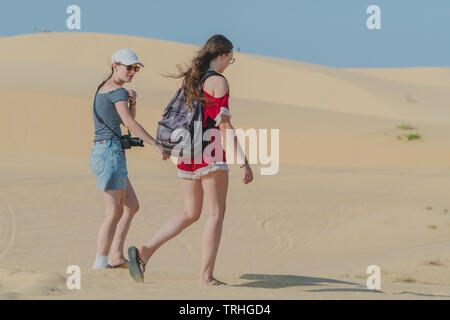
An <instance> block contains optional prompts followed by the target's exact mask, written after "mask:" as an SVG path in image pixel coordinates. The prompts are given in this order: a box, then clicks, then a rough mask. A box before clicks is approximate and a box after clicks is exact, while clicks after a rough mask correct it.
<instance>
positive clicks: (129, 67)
mask: <svg viewBox="0 0 450 320" xmlns="http://www.w3.org/2000/svg"><path fill="white" fill-rule="evenodd" d="M119 65H121V66H125V67H127V70H128V71H131V70H133V69H134V72H139V70H141V67H139V66H132V65H129V66H127V65H125V64H121V63H119Z"/></svg>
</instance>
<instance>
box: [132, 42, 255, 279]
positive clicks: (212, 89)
mask: <svg viewBox="0 0 450 320" xmlns="http://www.w3.org/2000/svg"><path fill="white" fill-rule="evenodd" d="M233 62H234V58H233V44H232V43H231V42H230V41H229V40H228V39H227V38H226V37H224V36H223V35H214V36H212V37H211V38H210V39H209V40H208V41H207V42H206V44H205V45H204V46H203V47H202V48H201V50H200V51H199V52H198V54H197V55H196V56H195V57H194V58H193V60H192V63H191V65H190V66H189V67H188V68H187V69H186V70H182V69H181V68H180V70H179V71H180V74H179V75H176V76H175V77H177V78H183V84H182V88H183V93H184V97H185V99H186V103H187V105H188V106H190V107H191V106H192V101H193V100H194V99H196V100H198V101H201V102H202V104H203V106H202V110H203V130H207V129H211V130H216V131H218V132H219V134H220V141H216V139H218V136H217V135H216V134H214V136H215V139H214V140H213V139H212V138H211V140H210V141H209V143H208V145H207V146H205V148H207V147H208V146H211V145H212V144H214V145H215V149H214V150H212V151H211V150H210V149H209V153H208V152H204V153H202V155H201V156H200V157H201V159H190V160H191V161H184V160H182V159H178V165H177V167H178V176H179V177H180V178H181V187H182V190H183V196H184V210H183V211H181V212H178V213H175V214H174V215H173V216H172V217H171V218H170V219H169V220H168V221H167V222H166V223H165V224H164V225H163V226H162V227H161V228H160V229H159V230H158V231H157V232H156V234H155V235H154V236H153V238H152V239H151V240H150V241H149V242H148V243H147V244H146V245H142V246H139V247H134V246H131V247H129V249H128V255H129V260H130V265H129V272H130V275H131V277H132V278H133V279H134V280H135V281H137V282H143V281H144V272H145V266H146V264H147V262H148V260H149V259H150V257H151V256H152V255H153V254H154V253H155V252H156V250H157V249H158V248H159V247H160V246H161V245H162V244H164V243H165V242H167V241H168V240H170V239H172V238H173V237H175V236H176V235H178V234H179V233H180V232H181V231H183V230H184V229H185V228H186V227H187V226H189V225H191V224H192V223H193V222H195V221H197V220H198V219H199V217H200V214H201V211H202V206H203V198H205V200H206V207H207V215H208V218H207V220H206V224H205V227H204V232H203V237H202V244H201V248H202V249H201V251H202V252H201V270H200V279H199V285H221V284H225V283H223V282H221V281H219V280H217V279H215V278H214V276H213V271H214V264H215V261H216V257H217V252H218V249H219V243H220V238H221V235H222V225H223V219H224V214H225V208H226V197H227V191H228V171H229V168H228V165H227V163H226V159H225V151H224V150H223V148H222V146H221V142H222V138H221V134H224V135H225V136H226V130H227V129H228V130H232V132H233V133H234V128H233V126H232V125H231V122H230V118H231V114H230V112H229V107H228V98H229V89H228V82H227V80H226V79H225V77H223V76H222V75H221V73H223V72H224V71H225V69H226V68H227V67H228V66H229V65H230V64H232V63H233ZM207 72H209V73H210V74H212V75H211V76H209V77H207V78H206V80H204V82H203V83H201V79H202V78H203V77H204V76H205V75H206V74H207ZM200 85H202V87H201V88H200ZM218 140H219V139H218ZM214 142H215V143H214ZM227 144H228V145H231V146H232V147H233V150H234V154H237V157H238V163H241V164H242V163H243V165H241V166H240V167H241V170H242V176H243V178H242V181H243V183H245V184H248V183H250V182H251V181H252V180H253V173H252V170H251V168H250V166H249V164H248V161H247V159H246V158H245V154H244V153H243V152H242V149H241V148H240V145H239V141H238V139H237V137H236V135H234V136H233V141H227Z"/></svg>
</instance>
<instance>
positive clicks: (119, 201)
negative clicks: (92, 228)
mask: <svg viewBox="0 0 450 320" xmlns="http://www.w3.org/2000/svg"><path fill="white" fill-rule="evenodd" d="M125 190H126V189H119V190H105V192H104V193H103V198H104V201H105V209H106V217H105V220H103V222H102V224H101V226H100V230H99V232H98V236H97V254H99V255H104V256H107V255H108V254H109V250H110V248H111V243H112V241H113V238H114V234H115V232H116V227H117V223H118V222H119V220H120V218H121V217H122V214H123V198H124V195H125Z"/></svg>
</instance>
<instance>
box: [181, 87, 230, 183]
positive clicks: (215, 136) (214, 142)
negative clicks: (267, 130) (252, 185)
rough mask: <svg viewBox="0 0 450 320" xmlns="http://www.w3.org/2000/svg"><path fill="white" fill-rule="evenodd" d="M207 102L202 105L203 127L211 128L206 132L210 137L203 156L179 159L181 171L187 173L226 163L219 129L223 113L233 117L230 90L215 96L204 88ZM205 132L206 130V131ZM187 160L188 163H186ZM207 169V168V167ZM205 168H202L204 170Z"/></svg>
mask: <svg viewBox="0 0 450 320" xmlns="http://www.w3.org/2000/svg"><path fill="white" fill-rule="evenodd" d="M202 91H203V94H204V95H205V98H206V99H207V102H206V104H205V105H204V106H203V107H202V111H203V129H204V130H205V129H206V128H211V130H207V131H206V132H207V133H208V132H209V133H210V134H209V136H210V138H209V139H208V141H206V142H205V144H206V146H204V147H203V152H202V156H201V157H197V158H192V159H191V161H190V163H189V161H185V160H182V159H178V164H177V167H178V169H179V171H181V172H186V173H187V174H189V175H191V174H195V172H196V171H197V170H199V169H202V168H205V167H208V166H213V165H215V164H217V165H226V161H227V160H226V155H225V150H223V147H222V133H221V132H220V129H219V124H220V122H221V121H222V114H223V115H227V116H230V117H231V114H230V112H229V107H228V98H229V96H230V93H229V91H228V92H227V93H226V94H225V95H224V96H223V97H219V98H217V97H213V96H212V95H210V94H209V93H208V92H206V91H205V90H202ZM204 134H205V132H204ZM205 149H207V150H205ZM186 162H187V163H186ZM205 169H207V168H205ZM205 169H202V171H204V170H205Z"/></svg>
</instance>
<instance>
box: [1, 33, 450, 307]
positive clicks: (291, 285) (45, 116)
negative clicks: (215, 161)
mask: <svg viewBox="0 0 450 320" xmlns="http://www.w3.org/2000/svg"><path fill="white" fill-rule="evenodd" d="M120 47H129V48H132V49H133V50H135V51H136V53H137V54H138V56H139V58H140V59H141V60H142V61H143V62H144V63H145V65H146V67H145V68H144V70H143V71H142V72H140V73H139V74H138V75H137V76H136V77H135V79H134V80H133V82H132V84H128V85H127V87H128V88H133V89H134V90H136V91H137V93H138V115H137V119H138V121H139V122H140V123H141V124H142V125H143V126H144V127H145V128H147V129H148V131H149V132H151V133H152V134H154V133H155V131H156V124H157V121H158V120H159V119H160V117H161V113H162V110H163V109H164V107H165V106H166V104H167V102H168V100H169V99H170V98H171V96H172V94H173V92H174V91H175V90H176V88H177V86H178V85H179V81H178V80H174V79H170V78H165V77H163V76H162V75H161V74H162V73H173V72H176V67H175V66H176V64H177V63H183V62H189V59H190V57H191V56H192V55H193V54H194V53H195V51H196V50H197V49H198V48H197V47H195V46H192V45H186V44H180V43H174V42H169V41H161V40H153V39H146V38H140V37H129V36H119V35H105V34H93V33H41V34H31V35H22V36H16V37H7V38H4V39H2V41H1V42H0V56H1V58H2V59H0V67H1V69H2V77H1V78H0V97H1V99H2V104H1V106H0V108H1V111H2V114H3V123H2V126H0V135H1V137H2V147H3V148H2V152H1V158H0V168H1V170H0V298H1V299H36V298H43V299H66V298H71V299H107V298H113V299H117V298H121V299H411V298H414V299H429V298H436V299H448V298H449V297H450V272H449V271H450V256H449V254H448V252H450V251H449V249H450V243H449V239H448V234H449V228H450V214H449V212H448V211H449V210H450V203H449V202H448V197H447V190H449V187H450V182H449V181H450V180H449V179H448V175H449V173H450V171H449V169H450V148H449V147H450V132H449V130H448V125H449V122H450V108H448V101H450V91H449V90H448V83H449V80H450V73H449V68H406V69H337V68H330V67H325V66H319V65H313V64H309V63H303V62H296V61H288V60H283V59H277V58H270V57H263V56H257V55H251V54H243V53H235V57H236V58H237V60H236V63H235V64H233V66H231V67H230V68H229V69H228V70H227V71H226V76H227V77H228V79H229V82H230V88H231V97H232V98H231V102H230V109H231V112H232V114H233V120H232V121H233V125H234V126H235V127H236V128H243V129H249V128H263V129H279V130H280V170H279V172H278V174H276V175H274V176H262V175H260V168H261V167H262V165H260V164H255V165H253V168H254V173H255V181H254V182H253V183H252V184H250V185H243V184H242V183H241V182H240V171H239V169H238V168H237V167H235V166H232V167H231V172H230V189H229V193H228V194H229V196H228V203H227V217H226V220H225V221H226V222H225V226H224V234H223V237H222V244H221V249H220V252H219V256H218V260H217V263H216V266H217V267H216V275H217V277H218V278H220V279H222V280H224V281H226V282H229V283H231V284H234V285H235V286H234V287H231V288H198V287H197V285H196V281H197V276H198V268H199V261H200V260H199V259H200V252H199V245H200V238H201V232H202V227H203V223H204V217H203V216H202V218H201V219H200V221H199V222H197V223H196V224H194V225H193V226H191V227H190V228H189V229H187V230H185V231H184V232H183V233H182V234H180V235H179V236H178V237H177V238H175V239H173V240H172V241H170V242H169V243H167V244H166V245H165V246H164V247H163V248H161V250H160V252H158V253H157V254H156V255H155V256H154V258H152V260H151V263H150V264H149V267H148V273H147V276H146V283H145V284H144V285H136V284H135V283H133V282H132V281H131V279H130V278H129V276H128V274H127V272H126V270H125V271H124V270H113V271H109V270H108V271H93V270H91V263H92V259H93V257H94V256H95V241H96V234H97V229H98V226H99V224H100V222H101V221H102V219H103V216H104V205H103V202H102V195H101V193H100V192H98V191H96V190H95V187H96V183H95V178H94V176H93V175H92V174H91V172H90V170H89V164H88V163H89V162H88V158H89V152H90V148H91V141H92V138H93V122H92V113H91V112H92V109H91V108H92V102H93V95H94V92H95V89H96V87H97V85H98V84H99V83H100V82H101V81H102V80H103V79H104V78H105V77H106V76H107V75H108V73H109V68H110V67H109V58H110V55H111V54H112V53H113V52H114V51H115V50H116V49H118V48H120ZM9 52H14V55H11V54H10V53H9ZM401 124H408V125H411V126H413V127H414V129H412V130H405V129H401V128H398V126H399V125H401ZM411 133H416V134H419V135H420V136H421V137H422V138H421V139H419V140H414V141H408V140H407V138H406V137H405V136H404V135H405V134H411ZM127 155H128V171H129V176H130V180H131V181H132V182H133V185H134V188H135V190H136V192H137V194H138V197H139V201H140V208H141V210H140V212H139V213H138V215H137V216H136V218H135V220H134V222H133V224H132V226H131V229H130V233H129V236H128V238H127V240H126V244H125V246H128V245H130V244H136V243H142V242H144V241H146V240H148V239H149V237H150V236H151V235H152V234H153V233H154V232H155V231H156V230H157V228H158V227H159V226H160V225H161V224H162V223H163V222H164V221H165V220H166V219H167V218H168V217H169V216H170V215H171V214H172V213H174V212H177V211H179V210H180V209H181V208H182V198H181V190H180V185H179V181H178V178H177V177H176V172H175V167H174V165H173V164H172V163H170V162H162V161H160V160H159V157H158V156H157V155H156V154H155V152H153V151H152V150H151V149H150V148H149V147H146V148H142V149H139V150H135V149H132V150H130V151H129V152H128V154H127ZM80 234H82V235H83V236H81V237H80ZM72 264H76V265H79V266H80V267H81V269H82V289H81V290H73V291H71V290H68V289H67V288H66V287H65V279H66V278H67V274H65V270H66V268H67V266H68V265H72ZM371 264H378V265H379V266H380V267H381V270H382V289H381V291H371V290H368V289H367V287H366V279H367V277H368V275H367V274H366V273H365V271H366V268H367V266H369V265H371Z"/></svg>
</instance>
